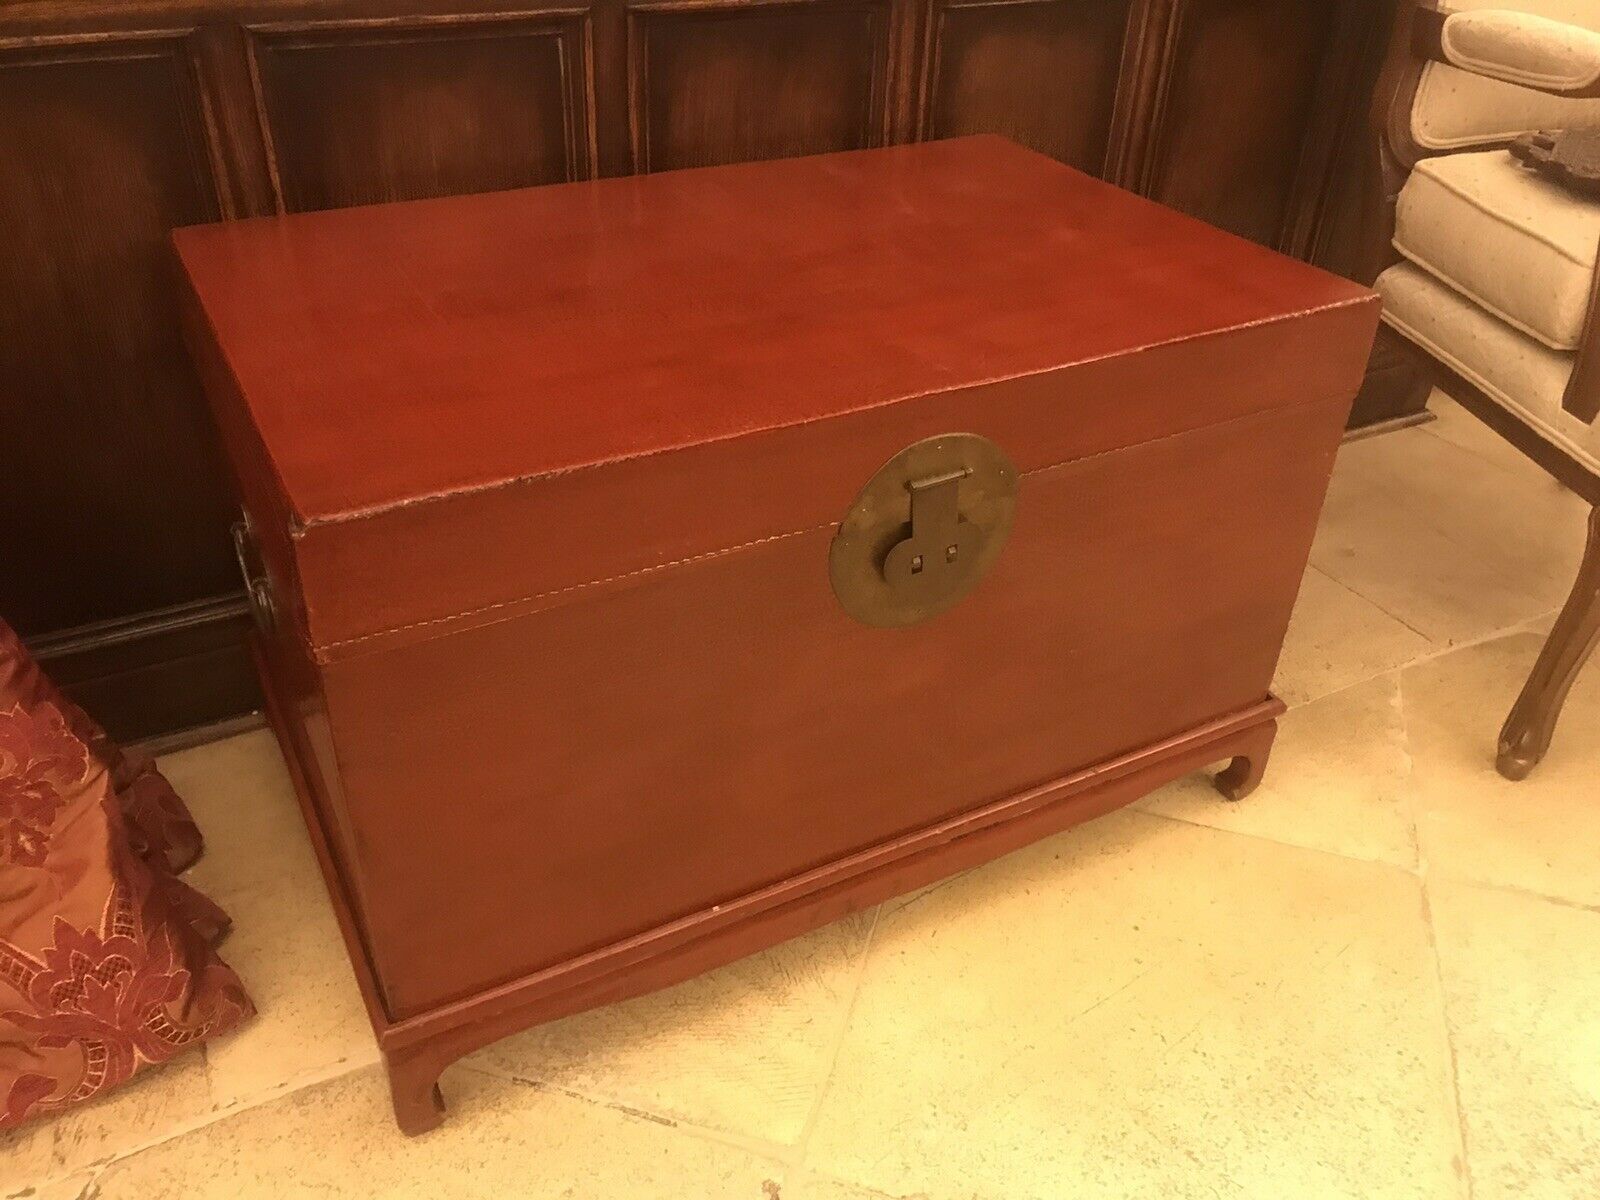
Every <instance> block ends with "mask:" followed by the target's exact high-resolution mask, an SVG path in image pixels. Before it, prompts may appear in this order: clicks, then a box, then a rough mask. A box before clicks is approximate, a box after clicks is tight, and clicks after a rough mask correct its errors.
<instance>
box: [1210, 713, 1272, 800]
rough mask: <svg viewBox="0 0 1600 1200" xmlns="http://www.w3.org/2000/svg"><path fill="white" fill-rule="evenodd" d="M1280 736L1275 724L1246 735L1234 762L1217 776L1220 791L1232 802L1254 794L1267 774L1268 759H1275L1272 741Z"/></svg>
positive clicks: (1263, 726) (1262, 726) (1269, 724)
mask: <svg viewBox="0 0 1600 1200" xmlns="http://www.w3.org/2000/svg"><path fill="white" fill-rule="evenodd" d="M1277 736H1278V723H1277V722H1276V721H1269V722H1267V723H1266V724H1265V725H1260V726H1257V727H1256V728H1255V729H1252V730H1251V731H1250V732H1249V733H1247V734H1245V735H1244V736H1243V738H1242V739H1241V743H1242V744H1241V745H1240V747H1239V751H1238V753H1236V754H1235V755H1234V757H1233V761H1232V762H1230V763H1229V764H1228V765H1227V766H1226V767H1225V768H1223V770H1222V771H1221V772H1219V773H1218V775H1217V778H1216V781H1215V782H1216V785H1217V791H1219V792H1221V793H1222V794H1223V796H1224V797H1225V798H1227V799H1229V800H1243V799H1244V798H1245V797H1246V796H1248V795H1249V794H1250V793H1251V792H1253V791H1255V790H1256V787H1257V785H1259V784H1260V783H1261V777H1262V776H1263V775H1265V774H1266V773H1267V759H1268V758H1270V757H1271V756H1272V742H1273V739H1274V738H1276V737H1277Z"/></svg>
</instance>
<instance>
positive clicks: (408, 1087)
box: [383, 1043, 448, 1137]
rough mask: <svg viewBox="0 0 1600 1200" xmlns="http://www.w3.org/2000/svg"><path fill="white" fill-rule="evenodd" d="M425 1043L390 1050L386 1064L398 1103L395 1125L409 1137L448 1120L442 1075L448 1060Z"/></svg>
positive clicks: (393, 1098) (386, 1057) (395, 1104)
mask: <svg viewBox="0 0 1600 1200" xmlns="http://www.w3.org/2000/svg"><path fill="white" fill-rule="evenodd" d="M431 1050H432V1048H431V1047H430V1046H428V1045H427V1044H426V1043H424V1044H423V1045H421V1046H416V1047H408V1048H407V1049H405V1050H395V1051H389V1052H386V1053H385V1054H384V1056H383V1065H384V1068H385V1070H386V1071H387V1072H388V1075H389V1097H390V1099H391V1100H392V1101H393V1102H394V1120H395V1124H397V1125H399V1126H400V1132H401V1133H404V1134H406V1135H407V1136H409V1137H415V1136H416V1135H417V1134H419V1133H427V1132H428V1130H430V1129H436V1128H438V1126H439V1123H440V1122H441V1121H443V1120H444V1093H442V1092H441V1091H440V1090H439V1076H440V1075H441V1074H442V1073H443V1072H444V1068H445V1067H446V1066H447V1065H448V1063H447V1062H440V1061H439V1055H438V1054H437V1053H433V1052H431Z"/></svg>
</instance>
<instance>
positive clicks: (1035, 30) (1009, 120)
mask: <svg viewBox="0 0 1600 1200" xmlns="http://www.w3.org/2000/svg"><path fill="white" fill-rule="evenodd" d="M1133 8H1134V4H1133V3H1132V2H1130V0H932V5H931V19H930V20H929V21H928V22H927V45H926V48H925V49H924V51H923V71H922V90H921V97H920V104H919V108H918V122H917V137H919V138H936V137H951V136H955V135H959V134H963V133H974V132H988V133H1003V134H1006V135H1007V136H1008V137H1011V138H1012V139H1013V140H1015V141H1018V142H1021V143H1022V144H1023V145H1026V146H1030V147H1032V148H1033V149H1035V150H1039V151H1040V152H1042V153H1045V154H1049V155H1050V156H1051V157H1053V158H1057V159H1060V160H1061V161H1063V162H1067V163H1070V164H1072V165H1073V166H1075V167H1078V168H1079V169H1081V170H1085V171H1091V172H1093V173H1095V174H1101V173H1103V172H1104V170H1105V167H1106V159H1107V152H1108V150H1109V149H1110V146H1111V136H1112V128H1113V124H1114V117H1115V108H1116V101H1117V96H1118V90H1119V79H1120V77H1121V74H1122V70H1123V59H1124V57H1125V55H1126V54H1127V53H1129V51H1128V49H1127V47H1128V26H1129V22H1130V19H1131V17H1132V10H1133Z"/></svg>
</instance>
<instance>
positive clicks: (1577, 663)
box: [1495, 507, 1600, 779]
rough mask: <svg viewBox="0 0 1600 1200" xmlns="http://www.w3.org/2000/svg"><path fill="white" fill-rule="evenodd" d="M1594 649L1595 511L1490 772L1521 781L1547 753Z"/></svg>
mask: <svg viewBox="0 0 1600 1200" xmlns="http://www.w3.org/2000/svg"><path fill="white" fill-rule="evenodd" d="M1596 643H1600V507H1596V508H1595V510H1594V511H1593V512H1591V513H1590V514H1589V544H1588V546H1587V548H1586V549H1585V550H1584V554H1583V565H1582V566H1580V567H1579V568H1578V581H1577V582H1576V583H1575V584H1574V585H1573V587H1572V594H1571V595H1570V596H1568V597H1567V603H1566V605H1565V607H1563V608H1562V610H1561V615H1560V616H1559V617H1557V618H1556V623H1555V627H1554V628H1553V629H1551V631H1550V637H1549V638H1548V639H1547V640H1546V641H1545V644H1544V649H1543V650H1541V651H1540V652H1539V660H1538V661H1537V662H1536V663H1534V665H1533V673H1532V674H1531V675H1529V676H1528V682H1527V683H1525V684H1523V686H1522V694H1521V695H1520V696H1518V697H1517V702H1516V703H1515V704H1514V705H1512V707H1511V715H1510V716H1508V717H1507V718H1506V723H1505V726H1504V728H1502V729H1501V730H1500V754H1499V757H1498V758H1497V759H1496V760H1495V766H1496V768H1497V769H1498V770H1499V772H1500V774H1502V775H1504V776H1505V777H1506V778H1507V779H1525V778H1527V776H1528V772H1530V771H1532V770H1533V768H1534V767H1536V766H1538V765H1539V760H1540V759H1542V758H1543V757H1544V754H1545V751H1546V750H1548V749H1549V748H1550V739H1551V737H1552V736H1553V735H1554V734H1555V731H1556V721H1557V720H1558V719H1559V718H1560V716H1561V706H1562V704H1563V703H1565V701H1566V699H1567V692H1568V691H1570V690H1571V688H1572V681H1573V680H1574V679H1576V678H1577V676H1578V671H1579V669H1580V668H1581V667H1582V666H1583V664H1584V662H1585V661H1586V660H1587V659H1588V657H1589V656H1590V655H1591V654H1593V653H1594V648H1595V644H1596Z"/></svg>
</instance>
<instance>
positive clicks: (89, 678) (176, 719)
mask: <svg viewBox="0 0 1600 1200" xmlns="http://www.w3.org/2000/svg"><path fill="white" fill-rule="evenodd" d="M249 627H250V610H249V605H248V603H247V602H246V600H245V597H244V595H243V593H239V594H230V595H225V596H212V597H208V598H206V599H203V600H196V601H193V602H191V603H188V604H178V605H173V606H172V607H170V608H162V609H156V610H154V611H151V612H144V613H138V614H135V615H134V616H131V617H122V618H118V619H116V620H112V621H100V622H96V623H95V624H93V625H80V626H78V627H77V628H74V629H66V630H61V631H59V632H56V633H50V634H45V635H43V636H40V637H33V638H29V639H28V649H29V650H30V651H31V652H32V653H33V655H34V657H35V658H36V659H37V660H38V662H39V665H40V666H41V667H43V668H44V670H45V673H46V674H48V675H49V676H50V678H51V679H52V680H53V681H54V682H55V683H56V684H57V685H58V686H59V687H60V688H61V690H62V691H64V692H66V693H67V695H68V696H70V697H71V698H72V699H73V700H75V701H76V702H77V703H78V704H80V705H82V706H83V708H84V710H85V711H86V712H88V713H89V715H90V716H92V717H93V718H94V719H95V720H96V721H98V722H99V723H100V725H101V726H102V727H103V728H104V729H105V731H106V732H107V733H109V734H110V735H111V736H112V737H113V738H115V739H116V740H118V741H121V742H145V741H148V740H150V739H153V738H163V739H165V738H166V737H167V735H173V734H177V733H179V732H180V731H184V730H192V729H195V728H197V727H199V726H208V725H213V724H216V723H217V722H222V721H228V720H230V719H232V718H237V717H241V716H243V715H245V714H248V713H251V712H255V711H258V710H259V709H260V708H261V693H260V689H259V688H258V686H257V684H256V678H255V669H254V667H253V665H252V664H251V660H250V654H249V651H248V649H247V648H246V646H245V634H246V632H247V631H248V629H249Z"/></svg>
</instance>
